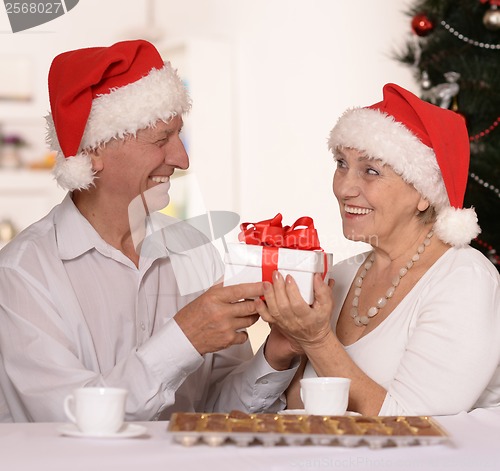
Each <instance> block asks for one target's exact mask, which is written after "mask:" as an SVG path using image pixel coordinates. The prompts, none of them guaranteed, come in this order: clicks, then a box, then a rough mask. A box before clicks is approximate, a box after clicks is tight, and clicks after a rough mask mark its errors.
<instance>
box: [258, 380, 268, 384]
mask: <svg viewBox="0 0 500 471" xmlns="http://www.w3.org/2000/svg"><path fill="white" fill-rule="evenodd" d="M260 383H261V384H267V383H269V381H268V380H267V379H263V380H261V382H260Z"/></svg>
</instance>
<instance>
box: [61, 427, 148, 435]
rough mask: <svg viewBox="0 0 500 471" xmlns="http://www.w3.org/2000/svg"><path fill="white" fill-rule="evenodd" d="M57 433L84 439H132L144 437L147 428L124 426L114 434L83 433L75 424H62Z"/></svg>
mask: <svg viewBox="0 0 500 471" xmlns="http://www.w3.org/2000/svg"><path fill="white" fill-rule="evenodd" d="M57 431H58V432H59V433H60V434H62V435H66V436H67V437H85V438H132V437H138V436H140V435H144V434H145V433H146V431H147V428H146V427H144V426H142V425H137V424H124V426H123V427H122V428H121V429H120V430H118V432H114V433H84V432H82V431H81V430H80V429H78V427H77V426H76V425H75V424H64V425H62V426H61V427H59V428H58V429H57Z"/></svg>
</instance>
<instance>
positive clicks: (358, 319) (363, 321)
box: [351, 229, 434, 327]
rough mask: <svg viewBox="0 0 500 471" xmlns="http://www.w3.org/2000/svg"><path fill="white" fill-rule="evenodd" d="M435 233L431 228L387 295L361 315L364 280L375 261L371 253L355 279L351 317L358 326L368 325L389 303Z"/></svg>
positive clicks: (401, 269) (400, 270) (395, 279)
mask: <svg viewBox="0 0 500 471" xmlns="http://www.w3.org/2000/svg"><path fill="white" fill-rule="evenodd" d="M433 235H434V231H433V230H432V229H431V230H430V231H429V233H428V234H427V235H426V236H425V239H424V241H423V242H422V243H421V244H420V245H419V246H418V248H417V252H416V253H415V255H413V257H412V258H411V259H410V260H408V262H406V265H405V266H403V267H402V268H400V269H399V272H398V274H397V276H396V277H395V278H394V280H392V284H391V287H390V288H389V289H388V290H387V291H386V292H385V295H384V296H383V297H381V298H379V299H378V301H377V303H376V304H375V306H372V307H370V309H368V311H366V314H365V315H364V316H360V315H359V312H358V306H359V298H360V296H361V288H362V286H363V280H364V279H365V276H366V274H367V273H368V270H370V268H371V267H372V265H373V262H374V261H375V254H374V252H372V253H371V254H370V256H369V257H368V260H367V261H366V262H365V265H364V266H363V271H362V272H361V273H360V275H359V276H358V277H357V278H356V280H355V281H354V284H355V286H356V287H355V288H354V298H353V300H352V304H351V317H352V318H353V321H354V323H355V324H356V325H357V326H358V327H363V326H366V325H368V323H369V322H370V319H371V318H372V317H374V316H376V315H377V314H378V313H379V311H380V309H382V308H383V307H384V306H385V305H386V304H387V301H388V300H389V299H391V298H392V297H393V296H394V293H395V291H396V288H397V287H398V286H399V283H400V282H401V279H402V278H403V277H404V276H406V274H407V273H408V271H409V270H410V269H411V268H412V267H413V265H414V264H415V262H417V261H418V260H419V259H420V256H421V255H422V254H423V253H424V252H425V249H426V247H428V246H429V244H430V243H431V237H432V236H433Z"/></svg>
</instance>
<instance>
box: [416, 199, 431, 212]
mask: <svg viewBox="0 0 500 471" xmlns="http://www.w3.org/2000/svg"><path fill="white" fill-rule="evenodd" d="M429 206H430V203H429V201H428V200H426V199H425V198H420V201H419V202H418V204H417V209H418V210H419V211H420V212H422V211H425V210H426V209H427V208H428V207H429Z"/></svg>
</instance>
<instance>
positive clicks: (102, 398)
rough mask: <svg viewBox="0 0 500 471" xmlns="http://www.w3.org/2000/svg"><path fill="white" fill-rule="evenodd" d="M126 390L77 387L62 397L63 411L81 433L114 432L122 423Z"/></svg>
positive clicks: (99, 433)
mask: <svg viewBox="0 0 500 471" xmlns="http://www.w3.org/2000/svg"><path fill="white" fill-rule="evenodd" d="M126 399H127V390H126V389H121V388H104V387H96V388H78V389H75V390H74V391H73V393H72V394H69V395H68V396H66V398H65V399H64V412H65V413H66V416H67V417H68V418H69V419H70V420H71V421H72V422H73V423H75V424H76V426H77V427H78V428H79V429H80V431H81V432H83V433H88V434H96V435H106V434H110V433H116V432H118V430H120V427H121V426H122V425H123V421H124V417H125V401H126Z"/></svg>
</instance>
